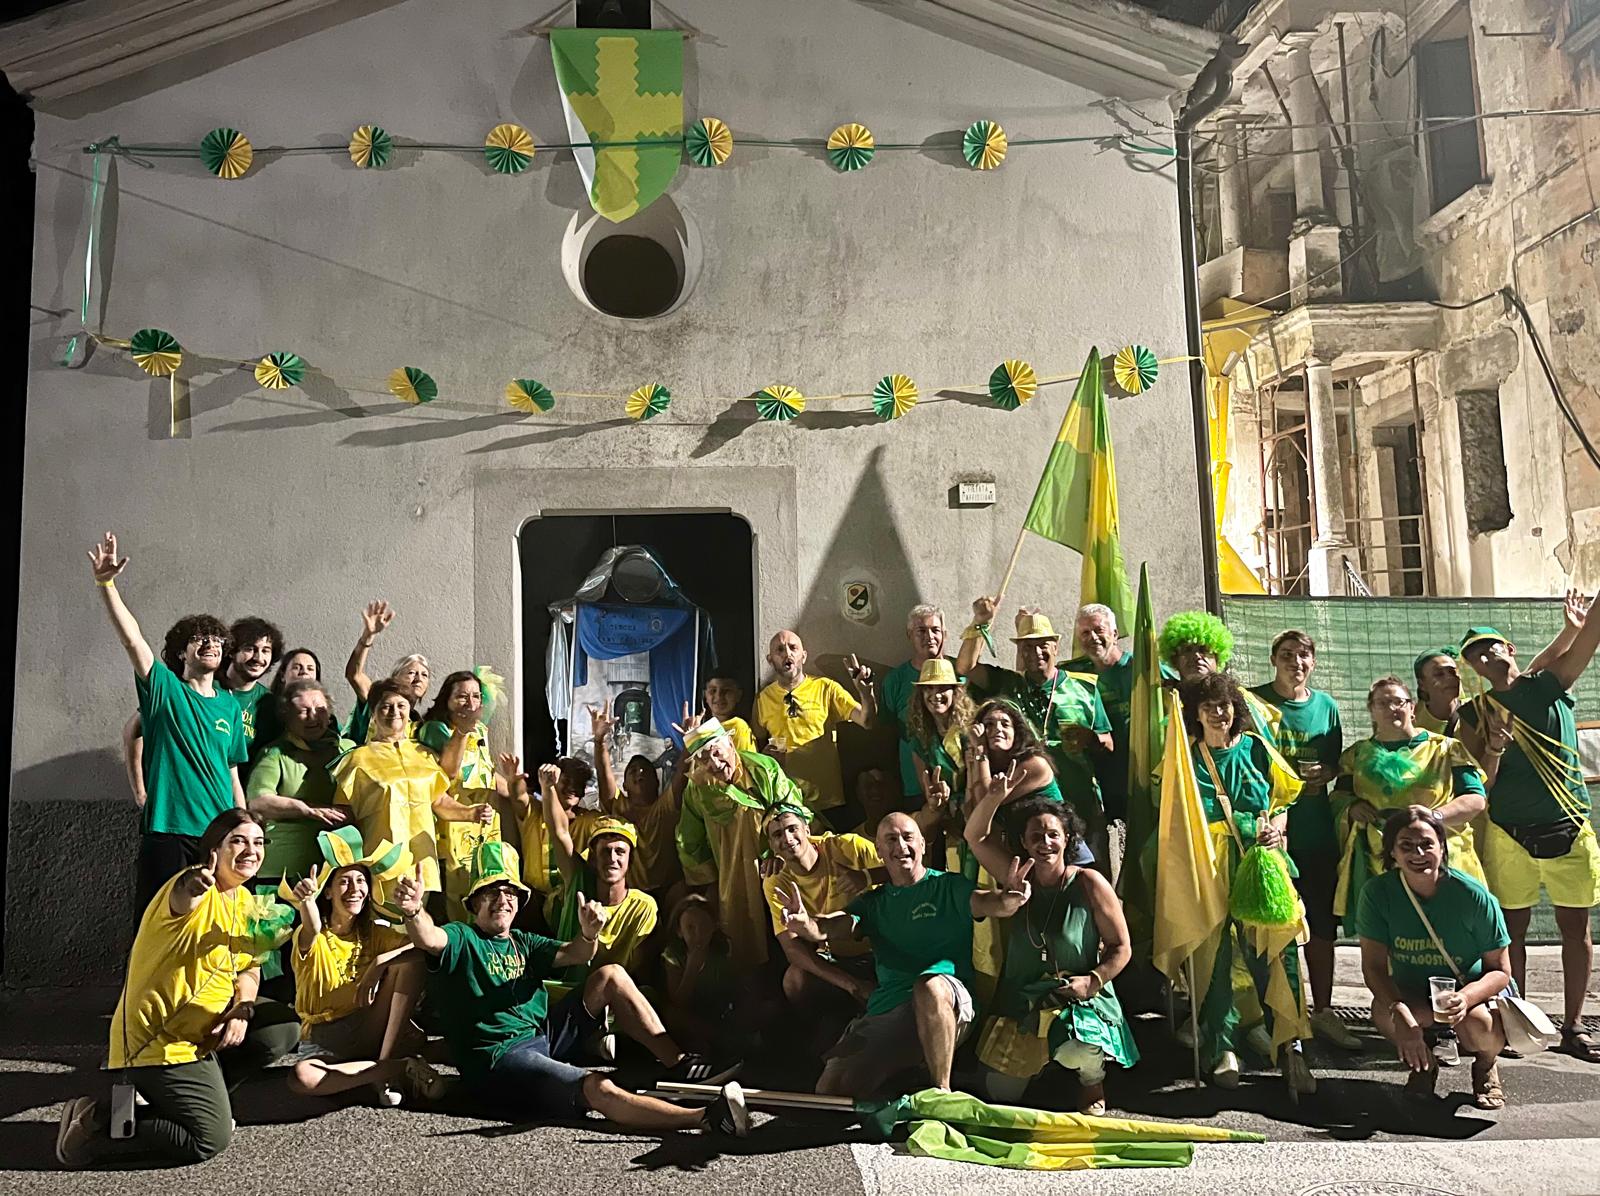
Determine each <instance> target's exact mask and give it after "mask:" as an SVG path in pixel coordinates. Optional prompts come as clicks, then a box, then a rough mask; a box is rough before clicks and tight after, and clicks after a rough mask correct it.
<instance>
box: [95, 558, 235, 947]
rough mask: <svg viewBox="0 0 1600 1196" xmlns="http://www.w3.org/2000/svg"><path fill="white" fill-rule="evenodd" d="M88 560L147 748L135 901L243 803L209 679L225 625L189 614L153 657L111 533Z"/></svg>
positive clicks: (229, 698) (218, 662)
mask: <svg viewBox="0 0 1600 1196" xmlns="http://www.w3.org/2000/svg"><path fill="white" fill-rule="evenodd" d="M89 566H90V568H91V570H92V571H93V573H94V581H95V585H96V586H98V587H99V588H100V593H101V598H102V599H103V601H104V602H105V608H106V616H107V618H109V619H110V620H111V626H112V627H113V629H115V631H116V633H117V638H118V639H119V640H121V641H122V647H123V650H124V651H126V652H127V654H128V659H129V661H131V662H132V664H133V684H134V690H135V692H136V693H137V694H138V696H139V718H140V722H141V724H142V726H143V728H144V732H145V737H146V746H147V747H148V749H149V750H148V751H147V752H146V753H145V758H144V760H143V769H142V771H143V777H144V782H145V792H146V798H145V800H144V802H143V803H142V805H141V809H140V820H139V829H140V832H141V839H140V843H139V860H138V865H137V876H136V879H135V882H134V907H135V911H136V914H137V915H138V916H143V914H144V910H145V906H147V905H149V904H150V899H151V898H152V897H154V896H155V894H156V892H157V891H158V890H159V889H160V888H161V886H162V885H164V884H165V883H166V882H167V881H168V880H170V879H171V878H172V877H173V876H176V875H177V874H178V873H179V872H181V871H183V870H184V869H185V868H188V867H192V866H193V865H195V864H198V863H200V862H201V857H200V837H201V836H202V835H204V834H205V831H206V828H207V827H208V826H210V825H211V822H212V819H214V818H216V816H217V815H218V814H221V813H222V812H223V811H225V810H227V809H228V808H229V807H231V806H243V805H244V804H245V799H244V786H243V785H241V784H240V783H239V765H240V764H243V763H244V761H245V755H246V751H245V739H244V725H243V719H242V718H241V717H240V712H239V703H238V701H237V700H236V699H235V698H234V696H233V695H232V694H230V693H229V692H228V691H227V690H226V689H224V688H223V687H222V686H221V685H219V684H218V683H217V670H218V669H220V668H221V667H222V662H223V661H224V660H225V659H226V654H227V651H228V647H229V640H228V628H227V627H226V626H225V625H224V624H223V622H222V620H220V619H218V618H215V617H213V616H211V615H188V616H186V617H185V618H182V619H179V620H178V621H177V622H176V623H174V624H173V625H172V627H171V628H170V629H169V630H168V631H167V635H166V639H165V641H164V642H163V644H162V648H161V657H160V659H159V660H158V659H157V658H156V653H155V650H154V649H153V648H151V647H150V645H149V643H147V642H146V641H145V638H144V633H143V632H142V631H141V630H140V629H139V623H138V621H137V620H136V619H135V618H134V617H133V612H132V611H130V610H129V609H128V607H127V605H126V604H125V603H124V602H123V601H122V595H121V594H119V593H118V592H117V578H118V577H119V576H120V575H121V574H122V571H123V570H124V569H126V568H127V567H128V558H127V557H119V556H117V538H116V536H114V535H112V534H111V533H110V532H107V533H106V534H105V538H104V539H103V540H101V541H100V543H98V544H96V545H95V546H94V548H92V549H90V550H89Z"/></svg>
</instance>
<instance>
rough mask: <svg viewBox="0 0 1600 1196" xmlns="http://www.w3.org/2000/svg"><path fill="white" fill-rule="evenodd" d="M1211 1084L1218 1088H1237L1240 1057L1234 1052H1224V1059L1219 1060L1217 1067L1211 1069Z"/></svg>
mask: <svg viewBox="0 0 1600 1196" xmlns="http://www.w3.org/2000/svg"><path fill="white" fill-rule="evenodd" d="M1211 1082H1212V1083H1213V1084H1215V1085H1216V1086H1217V1087H1218V1088H1237V1087H1238V1086H1239V1056H1238V1055H1235V1054H1234V1053H1233V1052H1232V1051H1223V1052H1222V1058H1220V1059H1218V1060H1217V1065H1216V1066H1215V1067H1213V1068H1212V1069H1211Z"/></svg>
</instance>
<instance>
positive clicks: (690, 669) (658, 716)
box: [572, 602, 696, 748]
mask: <svg viewBox="0 0 1600 1196" xmlns="http://www.w3.org/2000/svg"><path fill="white" fill-rule="evenodd" d="M575 622H576V629H577V637H576V638H577V643H576V645H575V646H574V649H573V657H574V659H573V673H572V676H573V683H574V684H575V685H579V686H581V685H583V684H584V683H585V682H586V681H587V680H588V677H589V659H590V658H591V657H593V658H594V659H595V660H615V659H616V658H617V657H619V656H630V655H633V654H634V653H648V655H649V659H650V722H651V725H652V726H653V727H654V729H655V733H656V735H657V736H659V737H660V738H662V739H670V740H672V741H673V742H674V743H676V744H677V745H678V746H679V747H680V748H681V747H682V746H683V739H682V737H681V736H680V735H678V734H677V732H675V731H674V730H673V729H672V722H673V719H674V718H675V717H676V716H677V715H678V714H679V713H680V712H681V711H682V710H683V707H684V704H685V703H688V704H689V705H691V706H693V705H694V704H695V701H696V699H695V692H694V681H695V647H696V636H695V630H696V629H695V612H694V611H692V610H683V609H681V608H678V607H670V606H607V605H602V604H599V603H588V602H580V603H579V604H578V608H577V618H576V620H575Z"/></svg>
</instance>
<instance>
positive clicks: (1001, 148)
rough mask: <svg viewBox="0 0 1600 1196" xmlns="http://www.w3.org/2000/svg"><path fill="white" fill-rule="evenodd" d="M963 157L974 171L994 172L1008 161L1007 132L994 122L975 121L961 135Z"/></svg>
mask: <svg viewBox="0 0 1600 1196" xmlns="http://www.w3.org/2000/svg"><path fill="white" fill-rule="evenodd" d="M961 156H962V157H964V158H965V159H966V160H967V165H968V166H970V167H972V168H973V169H974V170H993V169H994V168H995V167H996V166H998V165H1000V163H1002V162H1004V161H1005V160H1006V131H1005V130H1004V129H1002V128H1001V127H1000V126H999V125H998V124H996V123H995V122H994V121H992V120H975V121H973V122H972V123H971V124H970V125H968V126H967V131H966V132H965V133H963V134H962V135H961Z"/></svg>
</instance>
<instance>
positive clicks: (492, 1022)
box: [395, 842, 750, 1137]
mask: <svg viewBox="0 0 1600 1196" xmlns="http://www.w3.org/2000/svg"><path fill="white" fill-rule="evenodd" d="M521 874H522V866H521V863H520V862H519V861H518V859H517V853H516V849H515V848H513V847H511V846H510V845H509V844H506V843H499V842H490V843H484V844H481V845H480V846H479V847H478V849H477V850H476V851H475V852H474V853H473V859H472V879H471V884H470V885H469V887H468V889H467V895H466V905H467V909H468V911H469V912H470V913H471V914H472V921H471V922H450V923H447V924H446V925H444V926H442V927H441V926H437V925H435V924H434V921H433V919H432V918H430V917H429V916H428V914H427V913H426V911H424V909H423V908H422V902H423V896H424V894H423V891H422V868H421V865H418V867H417V874H416V876H415V878H412V877H401V878H400V880H399V881H398V882H397V884H396V885H395V904H396V905H397V906H398V907H399V910H400V914H401V916H402V917H403V918H404V919H405V928H406V935H407V937H408V938H410V940H411V942H412V944H413V945H414V946H415V947H417V949H418V950H420V951H422V952H424V953H426V954H427V955H428V956H430V957H431V961H430V964H429V967H430V969H431V971H432V978H431V983H430V986H429V999H430V1000H431V1001H432V1002H434V1003H435V1004H436V1005H437V1007H438V1010H439V1014H440V1021H441V1023H442V1024H443V1026H444V1027H445V1045H446V1047H447V1048H448V1049H449V1051H450V1056H451V1061H452V1062H454V1063H455V1065H456V1066H457V1067H458V1068H459V1069H460V1070H461V1074H462V1076H463V1078H465V1079H466V1080H467V1081H468V1082H469V1083H471V1084H472V1085H473V1086H474V1088H476V1089H478V1090H480V1091H483V1092H484V1093H485V1095H487V1096H489V1097H490V1098H491V1099H492V1100H493V1101H494V1103H495V1105H496V1106H497V1108H502V1109H504V1108H506V1106H511V1107H512V1108H514V1109H516V1110H517V1111H519V1112H521V1111H526V1112H529V1113H533V1114H535V1115H541V1116H547V1117H581V1116H582V1115H583V1113H584V1111H585V1110H588V1109H593V1110H594V1111H595V1112H597V1113H599V1114H600V1115H601V1116H602V1117H604V1118H606V1119H607V1120H608V1121H611V1122H613V1123H615V1124H616V1125H619V1126H622V1127H624V1128H626V1129H632V1130H644V1131H673V1130H688V1129H704V1130H708V1131H710V1132H712V1133H718V1134H725V1135H729V1136H737V1137H743V1136H744V1135H745V1134H746V1133H748V1132H749V1127H750V1118H749V1114H748V1112H747V1111H746V1110H745V1106H744V1094H743V1092H742V1091H741V1090H740V1088H739V1086H738V1085H737V1084H734V1083H731V1082H729V1083H724V1081H726V1080H727V1079H728V1077H729V1076H730V1075H731V1074H732V1073H733V1072H734V1071H736V1070H737V1068H738V1065H737V1064H735V1065H733V1066H732V1067H728V1068H724V1069H723V1071H722V1072H720V1073H717V1072H714V1071H713V1069H712V1067H711V1066H710V1064H708V1063H707V1062H706V1060H705V1059H703V1058H701V1057H700V1056H698V1055H688V1054H685V1053H684V1052H683V1051H680V1050H679V1049H678V1047H677V1044H675V1043H674V1042H673V1041H672V1039H671V1038H670V1037H668V1035H667V1032H666V1029H665V1028H664V1027H663V1026H662V1024H661V1019H660V1018H659V1017H658V1016H657V1015H656V1011H655V1010H654V1009H653V1008H652V1007H651V1005H650V1002H649V1001H647V1000H646V999H645V998H644V995H643V994H642V993H640V992H639V989H638V987H637V986H636V985H635V984H634V982H633V980H632V978H631V977H630V976H629V975H628V973H627V972H626V971H624V970H623V969H622V968H621V967H619V966H618V965H617V964H605V965H603V966H601V967H598V968H595V969H594V970H593V971H592V972H590V973H589V977H588V979H587V980H585V981H584V983H583V984H582V985H581V986H578V987H575V988H573V990H572V991H571V992H570V993H568V994H567V995H566V996H565V997H563V998H562V999H561V1000H560V1001H559V1002H558V1003H557V1004H556V1007H555V1008H554V1009H551V1008H550V1006H549V998H548V996H547V995H546V993H545V987H544V982H545V980H546V979H548V978H550V977H552V976H555V975H558V974H559V973H560V972H562V971H563V970H564V969H567V968H572V967H582V966H585V965H587V964H589V963H590V962H591V961H592V960H593V959H594V956H595V951H596V949H597V946H598V944H599V941H600V931H601V929H602V928H603V927H604V926H605V923H606V910H605V907H604V906H602V905H601V904H600V903H599V902H597V901H588V900H585V899H584V896H583V894H582V893H579V894H578V900H577V907H578V937H577V938H575V939H573V940H572V941H571V942H569V943H563V942H561V941H559V940H557V939H552V938H546V937H545V936H544V935H542V934H531V933H529V932H528V931H525V930H513V929H512V928H511V924H512V922H513V921H515V919H516V916H517V910H518V909H519V908H520V907H521V905H522V903H523V902H524V901H526V900H527V899H528V898H529V897H530V896H531V895H532V894H531V893H530V892H529V890H528V889H527V888H526V887H524V885H523V884H522V881H521ZM608 1010H609V1012H610V1014H611V1016H612V1017H613V1018H615V1019H616V1024H617V1026H618V1028H619V1029H621V1031H622V1032H623V1033H624V1034H626V1035H627V1036H628V1037H629V1038H632V1039H633V1040H634V1041H636V1042H638V1043H639V1044H640V1045H642V1046H644V1047H645V1048H646V1049H647V1050H649V1051H650V1053H651V1054H653V1055H654V1056H655V1057H656V1059H657V1060H659V1061H660V1062H661V1064H662V1066H663V1067H665V1068H666V1069H667V1074H668V1076H669V1077H670V1078H672V1079H675V1080H680V1081H684V1082H691V1083H702V1084H706V1083H722V1084H723V1087H722V1091H721V1093H720V1094H719V1095H718V1097H717V1099H716V1100H715V1101H713V1102H712V1104H711V1105H710V1107H708V1108H706V1109H704V1110H698V1109H680V1108H679V1107H678V1106H676V1105H672V1104H668V1103H667V1102H666V1101H663V1100H657V1099H655V1098H654V1097H649V1096H639V1095H636V1094H635V1093H633V1092H629V1091H628V1090H627V1089H624V1088H620V1087H618V1086H617V1085H616V1084H613V1083H612V1082H611V1080H610V1079H608V1078H607V1077H605V1076H603V1075H600V1074H598V1073H596V1072H590V1071H585V1070H584V1069H583V1068H582V1067H579V1066H576V1065H574V1063H573V1062H572V1059H573V1058H574V1057H576V1056H577V1055H578V1053H579V1052H580V1051H581V1049H582V1047H583V1044H584V1043H585V1042H587V1041H590V1040H591V1039H593V1038H594V1037H595V1036H596V1035H597V1034H598V1033H599V1032H600V1031H601V1030H602V1028H603V1026H604V1023H605V1018H606V1014H607V1011H608ZM507 1111H508V1112H509V1111H510V1110H509V1109H508V1110H507Z"/></svg>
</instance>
